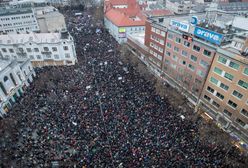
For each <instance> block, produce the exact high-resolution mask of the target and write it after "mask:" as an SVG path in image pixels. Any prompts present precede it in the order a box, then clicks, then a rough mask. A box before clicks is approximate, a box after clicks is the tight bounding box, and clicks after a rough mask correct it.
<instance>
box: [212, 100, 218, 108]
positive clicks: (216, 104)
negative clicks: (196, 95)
mask: <svg viewBox="0 0 248 168" xmlns="http://www.w3.org/2000/svg"><path fill="white" fill-rule="evenodd" d="M212 104H213V105H214V106H215V107H216V108H219V107H220V105H219V104H218V103H217V102H216V101H213V103H212Z"/></svg>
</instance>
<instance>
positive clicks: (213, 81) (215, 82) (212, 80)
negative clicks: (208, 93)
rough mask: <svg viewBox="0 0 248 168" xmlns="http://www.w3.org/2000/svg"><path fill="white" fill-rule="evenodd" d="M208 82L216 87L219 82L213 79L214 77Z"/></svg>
mask: <svg viewBox="0 0 248 168" xmlns="http://www.w3.org/2000/svg"><path fill="white" fill-rule="evenodd" d="M210 82H212V83H213V84H216V85H217V84H218V82H219V81H218V80H217V79H215V78H214V77H211V78H210Z"/></svg>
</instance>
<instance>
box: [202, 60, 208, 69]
mask: <svg viewBox="0 0 248 168" xmlns="http://www.w3.org/2000/svg"><path fill="white" fill-rule="evenodd" d="M200 65H201V66H202V67H204V68H208V66H209V65H208V63H207V62H206V61H204V60H201V61H200Z"/></svg>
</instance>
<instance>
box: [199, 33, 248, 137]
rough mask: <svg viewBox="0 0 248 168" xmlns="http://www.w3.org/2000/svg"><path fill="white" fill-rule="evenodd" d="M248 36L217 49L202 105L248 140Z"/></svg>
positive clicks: (222, 124)
mask: <svg viewBox="0 0 248 168" xmlns="http://www.w3.org/2000/svg"><path fill="white" fill-rule="evenodd" d="M247 42H248V39H245V38H244V37H235V38H234V39H233V41H232V43H231V44H229V45H227V46H223V47H221V48H218V49H217V52H216V56H215V57H214V60H213V63H212V65H211V68H210V71H209V74H208V77H207V80H206V83H205V85H204V89H203V92H202V94H201V100H200V106H201V107H202V108H205V109H206V107H207V108H208V109H209V110H208V114H209V115H210V116H211V117H213V118H214V119H216V120H217V122H218V123H219V124H220V125H221V126H222V127H223V128H224V129H226V130H229V131H230V132H232V133H234V134H237V135H238V136H239V137H243V140H246V141H247V140H248V45H247Z"/></svg>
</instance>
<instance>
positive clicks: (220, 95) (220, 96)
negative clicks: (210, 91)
mask: <svg viewBox="0 0 248 168" xmlns="http://www.w3.org/2000/svg"><path fill="white" fill-rule="evenodd" d="M216 97H218V98H220V99H221V100H223V99H224V95H222V94H220V93H219V92H217V93H216Z"/></svg>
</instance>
